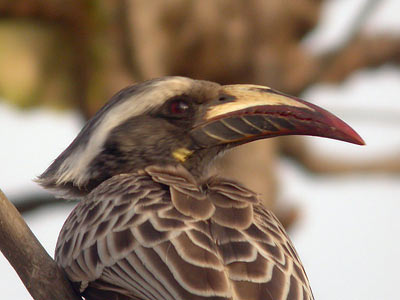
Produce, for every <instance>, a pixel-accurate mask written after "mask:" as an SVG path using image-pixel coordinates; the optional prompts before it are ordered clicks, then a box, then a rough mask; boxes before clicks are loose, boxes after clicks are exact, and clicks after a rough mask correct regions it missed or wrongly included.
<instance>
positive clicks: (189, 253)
mask: <svg viewBox="0 0 400 300" xmlns="http://www.w3.org/2000/svg"><path fill="white" fill-rule="evenodd" d="M294 134H296V135H297V134H302V135H314V136H321V137H327V138H332V139H338V140H342V141H347V142H350V143H355V144H363V143H364V142H363V140H362V139H361V137H360V136H359V135H358V134H357V133H356V132H355V131H354V130H352V129H351V128H350V127H349V126H348V125H346V124H345V123H344V122H343V121H341V120H339V119H338V118H337V117H335V116H333V115H332V114H330V113H329V112H327V111H325V110H323V109H322V108H319V107H317V106H315V105H313V104H310V103H308V102H305V101H303V100H300V99H298V98H295V97H291V96H288V95H285V94H282V93H280V92H277V91H275V90H273V89H270V88H268V87H264V86H258V85H241V84H238V85H219V84H217V83H214V82H208V81H201V80H193V79H189V78H185V77H164V78H160V79H154V80H150V81H147V82H143V83H139V84H135V85H133V86H130V87H128V88H125V89H123V90H121V91H120V92H118V93H117V94H116V95H114V96H113V97H112V98H111V100H110V101H109V102H108V103H107V104H106V105H105V106H104V107H103V108H102V109H101V110H100V111H99V112H98V113H97V114H96V115H95V116H94V117H93V118H92V119H91V120H90V121H89V122H88V123H87V124H86V126H85V127H84V128H83V129H82V131H81V132H80V133H79V135H78V136H77V137H76V138H75V140H74V141H73V142H72V143H71V144H70V145H69V147H68V148H67V149H66V150H65V151H64V152H63V153H62V154H61V155H60V156H59V157H58V158H57V159H56V160H55V161H54V162H53V163H52V164H51V165H50V167H49V168H48V169H47V170H46V171H45V172H44V173H43V174H42V175H41V176H39V178H38V179H37V180H38V182H39V183H40V184H41V185H42V186H43V187H45V188H47V189H50V190H52V191H54V192H55V193H56V194H57V195H58V196H61V197H63V198H74V199H80V200H81V201H80V202H79V204H78V205H77V206H76V207H75V209H74V210H73V211H72V213H71V214H70V215H69V217H68V219H67V220H66V222H65V224H64V226H63V228H62V230H61V233H60V235H59V238H58V242H57V246H56V252H55V260H56V261H57V263H58V264H59V265H60V266H61V267H62V268H63V269H64V270H65V273H66V275H67V276H68V278H69V280H70V281H71V282H72V283H73V285H74V286H75V287H76V289H77V290H78V291H79V293H80V294H81V295H82V296H83V297H85V299H88V300H89V299H90V300H92V299H104V300H105V299H136V300H138V299H141V300H200V299H204V300H211V299H213V300H214V299H219V300H223V299H235V300H236V299H237V300H242V299H243V300H253V299H254V300H256V299H260V300H261V299H262V300H269V299H271V300H272V299H273V300H283V299H285V300H289V299H290V300H295V299H296V300H297V299H313V295H312V291H311V288H310V285H309V282H308V279H307V276H306V273H305V271H304V269H303V266H302V264H301V262H300V259H299V257H298V255H297V253H296V251H295V249H294V247H293V245H292V243H291V242H290V240H289V238H288V236H287V235H286V233H285V230H284V229H283V227H282V226H281V224H280V223H279V221H278V220H277V219H276V218H275V216H274V215H273V214H272V213H271V212H270V211H268V210H266V209H265V208H264V207H263V206H262V205H261V204H260V200H259V199H258V196H257V194H256V193H254V192H252V191H250V190H249V189H247V188H246V187H244V186H243V185H241V184H240V183H237V182H234V181H232V180H229V179H224V178H220V177H218V176H211V175H209V173H208V169H209V166H210V164H211V163H212V161H213V160H214V158H215V157H216V156H218V155H219V154H221V153H223V152H224V151H226V150H228V149H230V148H232V147H235V146H238V145H241V144H244V143H248V142H251V141H254V140H257V139H262V138H269V137H274V136H279V135H294ZM249 154H250V155H251V153H249ZM243 159H246V157H243Z"/></svg>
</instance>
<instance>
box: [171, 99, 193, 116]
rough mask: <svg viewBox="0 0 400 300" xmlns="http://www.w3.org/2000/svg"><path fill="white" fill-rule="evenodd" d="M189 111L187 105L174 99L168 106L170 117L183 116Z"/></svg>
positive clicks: (180, 100)
mask: <svg viewBox="0 0 400 300" xmlns="http://www.w3.org/2000/svg"><path fill="white" fill-rule="evenodd" d="M188 110H189V104H188V103H187V102H186V101H184V100H182V99H176V100H174V101H172V102H171V103H170V104H169V112H170V114H171V115H176V116H179V115H183V114H185V113H186V112H187V111H188Z"/></svg>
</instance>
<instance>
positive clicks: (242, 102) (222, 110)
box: [205, 84, 314, 120]
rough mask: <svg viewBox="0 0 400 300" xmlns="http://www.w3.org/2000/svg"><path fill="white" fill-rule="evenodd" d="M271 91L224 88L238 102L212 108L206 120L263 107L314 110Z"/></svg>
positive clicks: (230, 86)
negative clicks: (289, 107)
mask: <svg viewBox="0 0 400 300" xmlns="http://www.w3.org/2000/svg"><path fill="white" fill-rule="evenodd" d="M260 90H264V91H260ZM270 90H271V89H270V88H269V87H265V86H259V85H251V84H243V85H242V84H240V85H227V86H224V87H223V91H224V92H226V93H227V94H229V95H232V96H235V97H236V98H237V100H235V101H232V102H227V103H223V104H219V105H215V106H211V107H210V108H209V109H208V111H207V113H206V116H205V118H206V119H207V120H208V119H212V118H214V117H218V116H220V115H223V114H227V113H230V112H234V111H238V110H242V109H246V108H249V107H254V106H263V105H288V106H295V107H299V108H306V109H309V110H314V109H313V108H311V107H309V106H307V105H306V104H304V103H302V102H299V101H296V100H294V99H292V98H289V97H285V96H283V95H279V94H276V93H273V92H270V93H269V92H268V91H270Z"/></svg>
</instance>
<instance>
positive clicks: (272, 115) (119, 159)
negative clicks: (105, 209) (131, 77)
mask: <svg viewBox="0 0 400 300" xmlns="http://www.w3.org/2000/svg"><path fill="white" fill-rule="evenodd" d="M279 135H314V136H321V137H327V138H332V139H338V140H342V141H346V142H350V143H355V144H360V145H362V144H364V142H363V140H362V139H361V137H360V136H359V135H358V134H357V133H356V132H355V131H354V130H353V129H351V128H350V127H349V126H348V125H346V124H345V123H344V122H343V121H341V120H340V119H338V118H337V117H335V116H333V115H332V114H330V113H329V112H327V111H325V110H323V109H322V108H320V107H317V106H315V105H313V104H310V103H308V102H305V101H303V100H300V99H297V98H295V97H291V96H287V95H284V94H282V93H279V92H277V91H274V90H272V89H270V88H268V87H264V86H257V85H241V84H239V85H225V86H222V85H219V84H217V83H213V82H208V81H200V80H193V79H189V78H184V77H164V78H160V79H154V80H150V81H147V82H144V83H139V84H136V85H133V86H131V87H128V88H126V89H123V90H122V91H120V92H119V93H117V94H116V95H115V96H114V97H112V98H111V100H110V101H109V102H108V103H107V104H106V105H105V106H104V107H103V108H102V109H101V110H100V111H99V112H98V113H97V114H96V115H95V116H94V117H93V118H92V119H91V120H90V121H89V122H88V123H87V124H86V126H85V127H84V128H83V129H82V131H81V132H80V133H79V135H78V136H77V137H76V138H75V140H74V141H73V142H72V143H71V145H70V146H69V147H68V148H67V149H66V150H65V151H64V152H63V153H62V154H61V155H60V156H59V157H58V158H57V159H56V160H55V161H54V162H53V164H51V165H50V167H49V168H48V169H47V170H46V171H45V172H44V173H43V174H42V175H41V176H40V177H39V178H38V182H39V183H40V184H41V185H43V186H44V187H46V188H49V189H53V190H55V192H56V194H58V195H59V196H62V197H65V198H71V197H77V198H79V197H80V196H84V195H86V194H87V193H89V192H90V191H91V190H92V189H93V188H95V187H96V186H97V185H99V184H100V183H101V182H103V181H104V180H106V179H108V178H110V177H112V176H114V175H117V174H122V173H129V172H135V171H138V170H141V169H144V168H145V167H147V166H149V165H154V164H157V165H170V164H182V165H183V166H185V167H186V168H187V169H188V170H189V171H190V172H191V173H192V174H193V175H194V176H201V175H202V174H203V173H204V172H205V170H206V169H207V167H208V165H209V164H210V162H211V161H212V160H213V159H214V158H215V157H216V156H217V155H218V154H219V153H221V152H223V151H224V150H226V149H229V148H232V147H234V146H237V145H240V144H244V143H248V142H251V141H254V140H257V139H262V138H269V137H274V136H279Z"/></svg>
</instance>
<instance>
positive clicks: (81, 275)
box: [56, 167, 313, 300]
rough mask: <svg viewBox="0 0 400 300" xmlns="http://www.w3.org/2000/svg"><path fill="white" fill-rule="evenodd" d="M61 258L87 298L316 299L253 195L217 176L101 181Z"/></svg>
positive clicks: (70, 226)
mask: <svg viewBox="0 0 400 300" xmlns="http://www.w3.org/2000/svg"><path fill="white" fill-rule="evenodd" d="M56 260H57V262H58V263H59V264H60V265H61V266H62V267H63V268H64V269H65V271H66V273H67V275H68V276H69V278H70V279H71V281H73V282H76V283H79V284H80V287H81V291H83V292H84V295H86V297H87V299H103V298H101V296H100V297H99V298H96V297H93V298H91V296H90V295H94V294H96V295H101V291H113V292H115V293H119V294H121V295H125V296H127V297H128V298H126V299H146V300H162V299H163V300H164V299H165V300H187V299H196V300H197V299H220V300H222V299H235V300H236V299H237V300H241V299H243V300H252V299H254V300H256V299H257V300H258V299H259V300H269V299H271V300H272V299H273V300H281V299H282V300H297V299H304V300H305V299H313V298H312V293H311V290H310V287H309V285H308V280H307V277H306V275H305V273H304V270H303V268H302V265H301V263H300V261H299V259H298V257H297V254H296V252H295V250H294V249H293V247H292V245H291V243H290V241H289V239H288V237H287V236H286V234H285V232H284V229H283V228H282V226H281V225H280V223H279V221H277V220H276V218H275V217H274V216H273V215H272V214H271V213H270V212H268V211H266V210H265V209H263V208H262V207H261V206H260V205H259V204H258V200H257V197H256V195H255V194H254V193H253V192H251V191H249V190H247V189H245V188H244V187H241V186H240V185H238V184H236V183H234V182H230V181H227V180H221V179H218V178H211V179H208V180H207V181H205V182H204V183H202V184H198V183H196V181H195V180H194V178H193V177H191V175H190V174H189V173H188V172H187V171H186V170H185V169H184V168H183V167H177V168H172V167H170V168H165V167H164V168H158V167H150V168H147V169H146V174H144V175H137V174H135V175H134V176H133V175H119V176H116V177H113V178H112V179H110V180H108V181H107V182H104V183H103V184H102V185H100V186H99V187H98V188H96V190H95V191H94V192H92V194H90V196H89V198H88V199H86V200H85V201H83V202H81V203H80V204H79V205H78V206H77V207H76V208H75V210H74V211H73V212H72V213H71V215H70V217H69V218H68V219H67V221H66V223H65V225H64V227H63V229H62V231H61V233H60V237H59V240H58V244H57V248H56ZM99 291H100V292H99ZM85 293H86V294H85ZM104 297H106V296H104ZM107 297H108V296H107ZM121 299H122V298H121Z"/></svg>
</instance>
